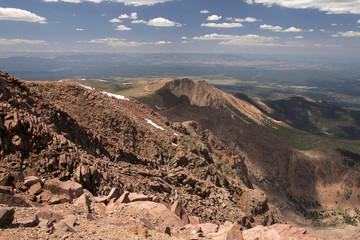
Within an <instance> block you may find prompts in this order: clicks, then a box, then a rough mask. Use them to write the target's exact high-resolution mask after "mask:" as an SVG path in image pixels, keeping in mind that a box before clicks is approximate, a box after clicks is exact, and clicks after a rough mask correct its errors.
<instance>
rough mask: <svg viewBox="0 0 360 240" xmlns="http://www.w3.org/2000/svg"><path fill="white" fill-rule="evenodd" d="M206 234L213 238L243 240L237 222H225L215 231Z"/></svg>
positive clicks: (218, 239) (215, 239)
mask: <svg viewBox="0 0 360 240" xmlns="http://www.w3.org/2000/svg"><path fill="white" fill-rule="evenodd" d="M208 236H209V237H211V239H213V240H244V238H243V236H242V234H241V231H240V226H239V225H238V223H234V224H231V225H230V226H229V225H228V224H227V225H225V226H223V227H221V228H219V231H218V232H217V233H210V234H208Z"/></svg>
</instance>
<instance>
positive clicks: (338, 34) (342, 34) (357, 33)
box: [331, 31, 360, 37]
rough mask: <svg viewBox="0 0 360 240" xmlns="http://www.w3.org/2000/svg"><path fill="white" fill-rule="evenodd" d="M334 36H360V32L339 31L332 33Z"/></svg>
mask: <svg viewBox="0 0 360 240" xmlns="http://www.w3.org/2000/svg"><path fill="white" fill-rule="evenodd" d="M331 36H332V37H360V32H354V31H347V32H338V33H335V34H332V35H331Z"/></svg>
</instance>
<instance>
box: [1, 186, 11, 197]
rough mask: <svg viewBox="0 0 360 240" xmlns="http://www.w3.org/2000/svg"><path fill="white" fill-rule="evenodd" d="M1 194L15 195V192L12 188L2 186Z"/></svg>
mask: <svg viewBox="0 0 360 240" xmlns="http://www.w3.org/2000/svg"><path fill="white" fill-rule="evenodd" d="M0 193H2V194H6V195H14V190H13V188H12V187H11V186H1V185H0Z"/></svg>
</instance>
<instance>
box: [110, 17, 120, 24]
mask: <svg viewBox="0 0 360 240" xmlns="http://www.w3.org/2000/svg"><path fill="white" fill-rule="evenodd" d="M109 22H111V23H119V22H121V20H120V19H118V18H113V19H111V20H109Z"/></svg>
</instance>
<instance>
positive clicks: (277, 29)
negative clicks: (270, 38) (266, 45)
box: [260, 24, 283, 32]
mask: <svg viewBox="0 0 360 240" xmlns="http://www.w3.org/2000/svg"><path fill="white" fill-rule="evenodd" d="M260 29H263V30H270V31H273V32H281V31H282V30H283V28H282V27H280V26H272V25H268V24H263V25H260Z"/></svg>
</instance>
